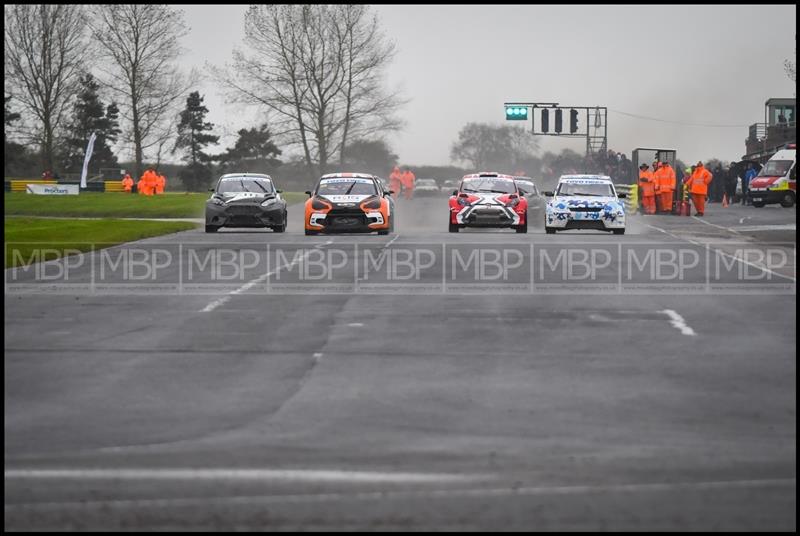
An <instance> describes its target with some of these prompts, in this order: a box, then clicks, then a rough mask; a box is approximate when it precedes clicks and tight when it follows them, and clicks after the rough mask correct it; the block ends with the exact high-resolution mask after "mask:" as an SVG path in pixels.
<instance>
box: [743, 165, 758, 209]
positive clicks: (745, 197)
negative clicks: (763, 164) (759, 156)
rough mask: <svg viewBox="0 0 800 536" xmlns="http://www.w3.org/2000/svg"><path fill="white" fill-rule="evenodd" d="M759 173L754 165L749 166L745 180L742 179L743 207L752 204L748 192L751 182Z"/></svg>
mask: <svg viewBox="0 0 800 536" xmlns="http://www.w3.org/2000/svg"><path fill="white" fill-rule="evenodd" d="M756 174H757V171H756V167H755V165H753V164H748V166H747V171H745V172H744V178H743V179H742V204H743V205H751V204H752V202H751V201H750V199H748V195H747V194H748V192H749V191H750V181H751V180H753V178H754V177H755V176H756Z"/></svg>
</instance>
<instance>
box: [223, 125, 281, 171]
mask: <svg viewBox="0 0 800 536" xmlns="http://www.w3.org/2000/svg"><path fill="white" fill-rule="evenodd" d="M238 134H239V138H238V139H237V140H236V143H235V144H234V146H233V147H231V148H229V149H228V150H226V151H225V152H224V153H222V154H221V155H219V156H218V157H217V159H218V160H219V163H220V167H221V168H222V170H223V172H224V173H229V172H235V171H242V172H246V171H250V172H253V173H270V172H272V170H274V169H275V168H276V167H278V166H280V165H281V161H280V160H278V159H277V158H276V157H277V156H279V155H280V154H281V150H280V149H278V147H277V146H276V145H275V143H274V142H273V141H272V134H271V133H270V131H269V127H268V126H267V124H266V123H264V124H263V125H261V126H260V127H257V128H250V129H246V128H243V129H241V130H239V132H238Z"/></svg>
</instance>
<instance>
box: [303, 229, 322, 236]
mask: <svg viewBox="0 0 800 536" xmlns="http://www.w3.org/2000/svg"><path fill="white" fill-rule="evenodd" d="M318 234H319V231H309V230H308V229H306V236H317V235H318Z"/></svg>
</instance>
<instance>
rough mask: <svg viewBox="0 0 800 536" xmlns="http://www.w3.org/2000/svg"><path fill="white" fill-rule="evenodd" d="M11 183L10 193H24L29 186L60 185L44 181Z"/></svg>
mask: <svg viewBox="0 0 800 536" xmlns="http://www.w3.org/2000/svg"><path fill="white" fill-rule="evenodd" d="M8 182H10V183H11V187H10V189H9V191H11V192H24V191H25V190H26V186H27V185H28V184H58V183H57V182H56V181H43V180H29V181H26V180H15V181H8Z"/></svg>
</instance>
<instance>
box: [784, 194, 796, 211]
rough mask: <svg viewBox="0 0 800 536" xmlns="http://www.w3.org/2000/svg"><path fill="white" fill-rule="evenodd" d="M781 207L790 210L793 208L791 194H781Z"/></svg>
mask: <svg viewBox="0 0 800 536" xmlns="http://www.w3.org/2000/svg"><path fill="white" fill-rule="evenodd" d="M781 206H782V207H783V208H791V207H793V206H794V196H793V195H792V194H791V192H787V193H785V194H783V199H781Z"/></svg>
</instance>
